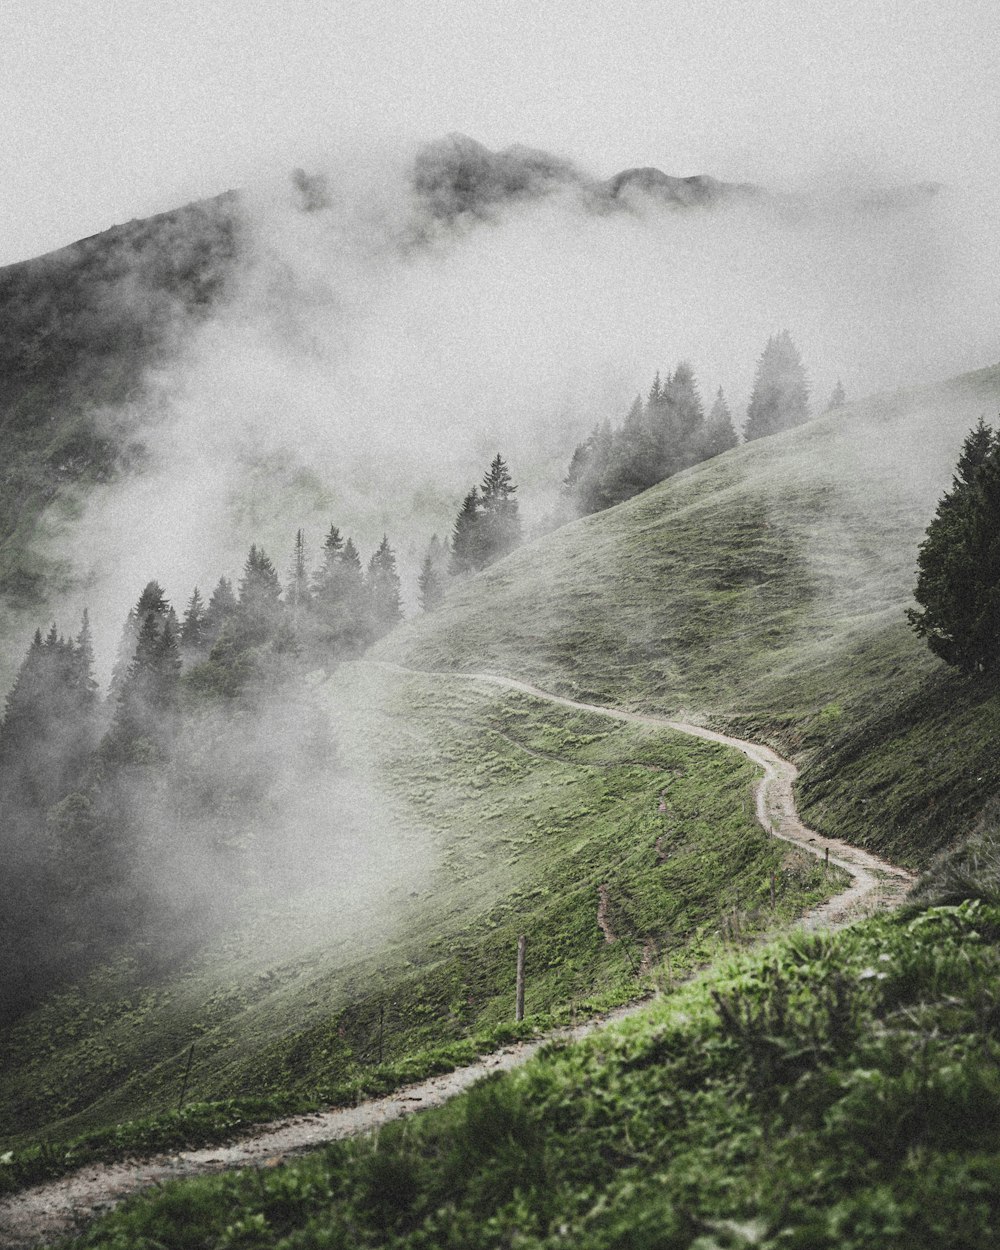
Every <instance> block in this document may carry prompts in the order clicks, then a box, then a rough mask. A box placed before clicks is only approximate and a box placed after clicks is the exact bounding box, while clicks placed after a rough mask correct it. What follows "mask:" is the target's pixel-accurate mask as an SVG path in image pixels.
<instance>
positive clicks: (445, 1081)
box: [0, 661, 914, 1250]
mask: <svg viewBox="0 0 1000 1250" xmlns="http://www.w3.org/2000/svg"><path fill="white" fill-rule="evenodd" d="M356 663H359V664H372V665H374V666H376V667H379V668H384V669H389V670H391V671H395V672H400V673H407V674H411V673H415V670H412V669H405V668H401V667H400V666H398V665H394V664H386V663H378V662H375V661H356ZM420 675H421V676H428V677H442V678H444V677H447V678H448V679H450V680H456V679H458V680H460V679H463V678H464V679H466V680H469V681H476V682H483V683H487V684H490V685H495V686H500V687H502V688H504V689H507V690H517V691H520V692H521V693H523V694H528V695H531V696H533V697H534V698H537V699H545V700H547V701H548V702H550V703H553V704H557V705H558V706H560V707H567V708H572V709H575V710H577V711H584V712H591V713H595V714H597V715H599V716H608V717H611V718H612V719H615V720H622V721H632V722H635V723H638V724H643V725H652V726H654V727H656V728H660V729H671V730H674V731H675V732H677V733H684V734H690V735H691V736H693V737H695V738H703V739H705V740H706V741H708V742H718V743H722V744H724V745H725V746H729V747H733V748H735V749H736V750H737V751H742V753H743V754H744V755H745V756H747V758H748V759H750V760H752V761H753V762H754V763H755V764H757V765H758V766H759V767H760V768H761V769H762V770H763V776H762V777H761V779H760V780H759V781H758V782H757V785H756V786H755V797H756V808H757V818H758V819H759V821H760V823H761V824H762V825H763V827H764V828H765V829H766V830H767V831H768V833H771V834H773V835H774V837H776V838H781V839H783V840H784V841H786V842H791V843H793V844H794V845H796V846H799V847H802V848H803V849H804V850H806V851H809V852H810V853H811V854H813V855H818V856H820V857H821V858H825V857H826V856H827V854H829V861H830V863H831V864H837V865H838V866H839V867H841V868H843V869H845V870H846V871H847V872H848V873H849V874H850V875H851V878H852V880H851V884H850V885H849V886H848V887H847V889H846V890H843V891H842V892H841V893H840V894H837V895H835V896H834V897H833V898H831V899H828V900H827V901H826V902H825V903H823V904H821V905H820V906H819V907H816V908H814V909H813V910H812V911H810V912H808V913H806V915H805V916H803V918H802V919H801V921H800V922H799V923H800V925H801V926H802V927H805V928H809V929H820V928H834V927H839V926H841V925H844V924H847V923H848V922H849V921H850V920H852V919H854V918H856V917H858V916H861V915H866V914H869V913H870V912H872V911H876V910H887V909H889V908H892V907H895V906H898V905H899V903H901V902H902V900H903V898H904V897H905V895H906V892H907V890H908V889H909V887H910V885H911V884H912V882H913V880H914V877H913V874H912V873H910V872H907V871H906V869H904V868H899V867H897V866H895V865H894V864H890V863H888V862H887V861H886V860H883V859H880V858H879V857H878V856H877V855H872V854H871V853H870V852H868V851H863V850H861V849H860V848H858V847H855V846H851V845H850V844H849V843H846V842H841V841H839V840H837V839H834V838H824V837H821V836H820V835H819V834H817V833H814V832H813V831H812V830H810V829H808V828H806V826H805V825H803V823H802V822H801V820H799V817H798V813H797V812H796V810H795V800H794V797H793V794H792V785H793V783H794V781H795V778H796V777H797V776H798V769H797V768H796V767H795V765H794V764H792V763H791V762H790V761H788V760H785V759H782V757H781V756H780V755H778V754H777V753H776V752H775V751H772V750H771V749H770V748H769V747H765V746H759V745H758V744H756V743H753V742H746V741H744V740H743V739H741V738H732V737H729V736H728V735H726V734H721V733H716V732H715V731H713V730H711V729H705V728H703V727H702V726H700V725H694V724H689V723H687V722H686V721H676V720H669V719H667V718H666V717H662V716H653V715H650V714H648V713H644V712H628V711H625V710H623V709H620V708H611V707H601V706H598V705H597V704H593V703H580V702H578V701H576V700H575V699H569V698H565V697H563V696H562V695H556V694H551V693H549V692H548V691H546V690H540V689H539V688H538V687H537V686H532V685H529V684H528V683H527V682H523V681H517V680H516V679H514V678H510V677H501V676H498V675H497V674H494V673H421V674H420ZM647 1002H648V998H643V999H639V1000H636V1001H635V1002H632V1003H629V1004H626V1005H625V1006H623V1007H621V1008H619V1009H618V1010H616V1011H613V1012H611V1013H609V1014H607V1015H603V1016H600V1017H597V1018H595V1019H593V1020H589V1021H587V1022H586V1023H584V1024H581V1025H579V1026H577V1027H576V1028H572V1029H563V1030H559V1031H557V1032H554V1033H551V1034H548V1035H547V1036H545V1037H542V1038H539V1039H537V1040H536V1041H532V1042H523V1043H519V1044H517V1045H514V1046H507V1047H505V1048H504V1049H503V1050H500V1051H497V1052H496V1053H494V1054H492V1055H488V1056H486V1057H484V1058H483V1059H480V1060H479V1061H477V1062H476V1063H473V1064H469V1065H468V1066H467V1067H464V1068H458V1069H456V1070H455V1071H454V1072H449V1073H447V1074H445V1075H443V1076H435V1077H431V1078H430V1079H428V1080H426V1081H421V1082H419V1083H418V1084H415V1085H409V1086H406V1087H405V1088H403V1089H401V1090H398V1091H397V1092H396V1093H395V1094H391V1095H389V1096H388V1097H386V1098H377V1099H372V1100H371V1101H369V1102H365V1103H362V1104H360V1105H359V1106H357V1107H344V1108H339V1109H336V1110H332V1111H323V1112H317V1113H314V1114H310V1115H299V1116H293V1117H290V1118H288V1119H285V1120H281V1121H277V1122H275V1123H272V1124H265V1125H261V1127H260V1129H259V1130H258V1131H257V1132H256V1133H255V1134H254V1135H253V1136H249V1137H243V1138H240V1139H239V1140H237V1141H235V1142H232V1143H230V1144H229V1145H224V1146H208V1147H204V1148H202V1149H198V1150H183V1151H179V1152H178V1153H176V1154H169V1155H167V1154H161V1155H155V1156H153V1157H150V1158H145V1159H127V1160H123V1161H122V1162H120V1163H109V1164H93V1165H91V1166H89V1167H84V1168H81V1169H80V1170H79V1171H77V1172H74V1173H71V1174H70V1175H68V1176H64V1177H60V1178H59V1179H58V1180H54V1181H49V1182H46V1183H44V1184H41V1185H37V1186H34V1187H33V1188H31V1189H26V1190H24V1191H22V1192H21V1193H18V1194H14V1195H12V1196H11V1197H9V1198H6V1199H3V1200H2V1201H0V1246H3V1247H7V1248H8V1250H27V1248H28V1247H33V1246H41V1245H46V1244H48V1243H49V1242H51V1241H54V1240H55V1239H56V1238H58V1237H62V1236H66V1235H67V1234H68V1233H71V1232H73V1231H75V1230H78V1229H79V1228H81V1227H82V1226H84V1225H85V1224H86V1223H87V1222H89V1221H90V1220H91V1219H93V1218H94V1217H95V1216H97V1215H99V1214H101V1213H102V1212H104V1211H107V1210H109V1209H110V1208H111V1207H113V1206H116V1205H117V1204H118V1203H119V1202H121V1201H122V1200H123V1199H124V1198H126V1197H128V1196H129V1195H130V1194H133V1193H136V1192H137V1191H139V1190H141V1189H146V1188H148V1187H149V1186H151V1185H155V1184H162V1183H163V1182H165V1181H169V1180H175V1179H178V1178H181V1177H186V1176H197V1175H204V1174H206V1173H210V1172H221V1171H225V1170H226V1169H229V1168H236V1167H245V1166H257V1167H267V1166H273V1165H275V1164H278V1163H280V1162H281V1161H282V1160H283V1159H285V1158H287V1157H288V1156H289V1155H292V1154H296V1153H298V1152H301V1151H304V1150H309V1149H310V1148H314V1147H316V1146H320V1145H322V1144H323V1143H324V1142H328V1141H335V1140H338V1139H341V1138H344V1137H353V1136H356V1135H358V1134H360V1133H364V1132H369V1131H371V1130H373V1129H377V1128H379V1127H380V1126H381V1125H383V1124H388V1123H389V1122H390V1121H392V1120H398V1119H400V1118H402V1117H403V1116H406V1115H411V1114H413V1113H414V1112H415V1111H420V1110H423V1109H425V1108H427V1107H434V1106H439V1105H441V1104H442V1103H445V1102H447V1101H448V1100H449V1099H451V1098H453V1097H454V1096H455V1095H456V1094H459V1093H461V1092H462V1091H463V1090H465V1089H468V1087H469V1086H470V1085H473V1084H474V1083H475V1082H476V1081H478V1080H480V1079H481V1078H482V1077H484V1076H486V1075H488V1074H489V1073H491V1072H503V1071H508V1070H510V1069H511V1068H515V1067H519V1066H520V1065H521V1064H523V1063H525V1062H527V1060H528V1059H530V1058H531V1056H532V1055H533V1054H535V1052H536V1051H537V1050H538V1049H539V1048H540V1047H541V1046H542V1045H544V1044H545V1042H547V1041H549V1040H552V1039H553V1038H560V1039H566V1040H576V1039H578V1038H582V1037H585V1036H586V1035H587V1034H589V1033H592V1032H594V1031H595V1030H597V1029H599V1028H602V1027H604V1026H605V1025H607V1024H610V1023H613V1022H614V1021H617V1020H623V1019H625V1018H626V1017H627V1016H629V1015H632V1014H634V1013H636V1012H638V1011H640V1010H642V1008H643V1007H644V1006H645V1005H646V1003H647Z"/></svg>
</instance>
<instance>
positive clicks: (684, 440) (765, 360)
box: [563, 331, 843, 516]
mask: <svg viewBox="0 0 1000 1250" xmlns="http://www.w3.org/2000/svg"><path fill="white" fill-rule="evenodd" d="M838 386H839V384H838ZM839 389H840V396H839V402H841V403H842V402H843V388H839ZM808 398H809V393H808V386H807V382H806V375H805V369H804V368H803V366H802V360H801V357H800V356H799V353H798V350H797V349H796V347H795V344H794V343H793V342H792V339H791V336H790V335H789V334H788V332H787V331H784V332H782V333H781V334H778V335H775V336H774V337H772V338H771V339H770V340H769V341H768V343H767V346H766V347H765V348H764V351H763V353H762V354H761V357H760V359H759V360H758V362H757V371H756V375H755V378H754V385H753V391H752V393H751V397H750V404H749V407H748V409H747V421H746V425H745V427H744V437H745V438H746V439H753V438H760V437H762V436H763V435H765V434H775V433H778V432H779V431H780V430H784V429H790V428H792V426H795V425H799V424H801V422H803V421H805V420H807V419H808V416H809V407H808ZM738 441H739V440H738V437H737V434H736V430H735V428H734V425H733V419H732V413H731V412H730V409H729V405H728V404H727V402H726V397H725V395H724V394H723V391H722V388H721V387H719V389H718V391H717V392H716V395H715V399H714V400H713V402H712V406H711V408H710V409H709V411H708V413H707V415H706V413H705V410H704V406H703V404H702V400H701V396H700V394H699V391H698V384H697V381H696V379H695V376H694V372H693V370H692V368H691V365H690V364H689V363H688V362H687V361H681V362H680V364H678V365H677V367H676V368H675V369H674V371H673V373H670V374H668V375H667V377H666V379H665V380H662V381H661V379H660V375H659V374H657V375H656V377H655V379H654V380H653V385H652V386H651V387H650V390H649V393H648V395H647V396H646V398H645V400H643V398H642V396H641V395H637V396H636V398H635V400H634V402H633V404H632V407H631V408H630V409H629V412H628V414H627V416H626V417H625V420H624V421H623V422H622V424H621V425H620V426H618V427H612V425H611V423H610V422H609V421H607V420H605V421H603V422H602V423H601V424H600V425H597V426H595V428H594V429H593V430H592V431H591V434H590V436H589V437H588V438H587V439H586V440H585V441H584V442H582V443H581V444H580V445H579V446H578V447H577V448H576V450H575V451H574V452H573V456H572V459H571V460H570V464H569V470H568V472H567V474H566V478H565V480H564V483H563V495H564V498H565V500H566V501H567V503H568V504H569V505H570V507H571V509H572V510H573V512H575V513H576V514H577V515H579V516H586V515H587V514H588V513H591V512H599V511H601V510H602V509H603V508H610V507H612V506H613V505H614V504H617V503H621V502H622V501H623V500H625V499H630V498H631V497H632V496H633V495H637V494H639V493H640V492H641V491H644V490H648V488H649V487H650V486H655V485H656V483H657V482H662V481H663V480H664V479H665V478H668V477H671V476H672V475H673V474H675V473H679V472H680V471H681V470H682V469H687V468H690V466H691V465H694V464H699V463H701V462H702V461H703V460H708V459H710V458H711V457H712V456H718V455H721V454H722V452H724V451H729V449H730V448H731V447H735V446H736V444H737V442H738Z"/></svg>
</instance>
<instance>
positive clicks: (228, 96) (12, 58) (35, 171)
mask: <svg viewBox="0 0 1000 1250" xmlns="http://www.w3.org/2000/svg"><path fill="white" fill-rule="evenodd" d="M998 36H1000V6H998V4H997V2H996V0H828V2H827V3H819V2H816V0H670V2H669V3H667V2H665V0H614V3H612V2H611V0H605V2H604V3H600V4H597V3H588V2H587V0H577V2H576V3H573V2H571V0H559V2H553V0H354V2H353V3H344V2H342V3H331V2H330V0H282V3H280V4H278V3H272V4H265V3H262V2H260V0H256V2H255V0H157V2H156V3H152V2H151V0H131V2H126V0H4V3H3V5H2V7H0V117H2V118H3V123H4V126H5V134H4V141H3V144H2V146H0V165H2V167H0V263H2V262H5V261H10V260H15V259H19V258H21V257H26V256H30V255H33V254H36V253H38V252H41V251H44V250H47V249H50V248H52V247H56V246H59V245H61V244H63V243H66V242H69V241H71V240H73V239H75V238H78V237H80V236H83V235H86V234H90V233H94V232H96V231H98V230H100V229H103V228H105V227H106V226H109V225H111V224H113V223H114V222H118V221H123V220H127V219H129V218H131V217H135V216H143V215H146V214H148V213H150V212H154V211H158V210H162V209H166V208H169V207H172V206H174V205H176V204H177V203H179V202H183V201H185V200H187V199H191V198H194V197H197V196H202V195H206V194H211V193H214V192H217V191H221V190H224V189H226V188H227V187H230V186H233V185H237V184H241V183H244V182H246V181H247V179H248V178H250V177H251V176H252V175H253V173H254V171H255V170H258V169H259V168H261V167H262V166H266V165H271V164H273V163H275V162H278V163H281V164H295V163H306V164H308V161H309V157H310V154H311V153H316V152H321V151H323V150H324V149H326V148H328V147H330V146H331V145H332V144H334V143H337V142H343V141H344V140H345V138H346V140H347V141H348V142H354V141H357V140H358V139H361V140H363V139H364V138H365V137H366V136H368V135H372V134H378V135H380V136H390V137H392V136H402V137H405V138H414V137H415V138H434V137H438V136H440V135H442V134H444V133H445V132H447V131H451V130H460V131H464V132H466V133H468V134H471V135H472V136H474V137H475V138H478V139H480V140H482V141H483V142H485V143H487V144H488V145H490V146H503V145H506V144H508V143H516V142H523V143H529V144H533V145H536V146H540V147H545V148H549V149H551V150H554V151H557V152H560V153H563V154H565V155H568V156H571V157H574V158H576V159H577V160H578V161H579V162H580V163H582V164H583V165H584V166H586V167H587V168H589V169H590V170H592V171H593V172H595V173H598V174H604V175H606V174H610V173H612V172H615V171H616V170H618V169H620V168H623V167H625V166H628V165H635V164H644V165H645V164H655V165H658V166H660V167H661V168H663V169H665V170H666V171H668V172H670V173H676V174H691V173H701V172H707V173H712V174H715V175H717V176H719V177H724V178H729V179H744V180H753V181H758V182H766V183H769V184H771V185H775V184H788V183H796V182H799V181H801V180H803V179H807V178H809V177H812V176H815V175H817V174H825V173H827V172H828V171H830V170H833V171H834V172H836V173H844V172H850V171H851V170H853V169H854V168H857V167H860V168H862V169H864V170H867V171H870V170H876V171H880V172H885V173H886V174H887V175H889V176H891V177H903V178H915V179H931V180H945V181H952V182H954V181H963V180H967V179H973V178H977V177H980V176H982V173H983V162H984V161H991V162H992V161H994V160H995V159H996V158H995V150H996V139H997V135H998V134H1000V89H998V79H997V74H996V49H997V46H998Z"/></svg>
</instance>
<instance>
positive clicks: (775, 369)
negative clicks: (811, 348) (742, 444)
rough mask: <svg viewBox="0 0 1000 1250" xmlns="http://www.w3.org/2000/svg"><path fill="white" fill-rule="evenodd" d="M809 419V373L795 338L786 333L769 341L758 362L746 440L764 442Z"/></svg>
mask: <svg viewBox="0 0 1000 1250" xmlns="http://www.w3.org/2000/svg"><path fill="white" fill-rule="evenodd" d="M808 419H809V389H808V386H807V383H806V371H805V369H804V368H803V366H802V357H801V356H800V355H799V352H798V349H797V348H796V346H795V344H794V343H793V342H792V338H791V335H790V334H789V333H788V331H787V330H783V331H782V332H781V333H780V334H776V335H774V336H772V337H771V338H770V339H768V342H767V346H766V347H765V348H764V351H763V353H762V354H761V357H760V359H759V360H758V362H757V372H756V374H755V376H754V384H753V390H752V392H751V394H750V404H749V406H748V408H747V421H746V425H745V426H744V429H743V437H744V438H745V439H746V440H747V441H750V440H751V439H755V438H764V437H766V436H767V435H769V434H778V433H780V432H781V431H782V430H790V429H792V428H793V427H794V426H796V425H801V424H802V423H803V422H804V421H807V420H808Z"/></svg>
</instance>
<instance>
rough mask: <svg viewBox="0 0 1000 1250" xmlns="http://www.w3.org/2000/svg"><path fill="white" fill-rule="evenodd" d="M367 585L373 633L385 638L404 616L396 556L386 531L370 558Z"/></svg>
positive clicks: (376, 636)
mask: <svg viewBox="0 0 1000 1250" xmlns="http://www.w3.org/2000/svg"><path fill="white" fill-rule="evenodd" d="M365 587H366V590H367V592H368V605H369V611H370V614H371V628H372V633H373V636H374V637H375V638H381V637H382V636H383V635H384V634H387V633H388V632H389V630H390V629H392V628H393V626H394V625H398V624H399V622H400V621H401V620H402V619H403V608H402V602H401V598H400V584H399V574H398V573H397V572H396V557H395V554H394V553H393V550H392V548H391V547H390V546H389V539H388V537H387V536H386V535H385V534H383V535H382V541H381V543H379V546H378V550H377V551H376V552H375V554H374V555H373V556H372V558H371V560H369V562H368V577H367V579H366V582H365Z"/></svg>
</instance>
